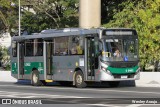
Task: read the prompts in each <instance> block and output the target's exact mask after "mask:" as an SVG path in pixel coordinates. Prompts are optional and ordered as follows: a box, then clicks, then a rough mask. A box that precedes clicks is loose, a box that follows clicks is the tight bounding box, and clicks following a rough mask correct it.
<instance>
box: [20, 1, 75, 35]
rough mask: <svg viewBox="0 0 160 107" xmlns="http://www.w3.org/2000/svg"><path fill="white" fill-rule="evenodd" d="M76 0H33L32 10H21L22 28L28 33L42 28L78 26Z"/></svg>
mask: <svg viewBox="0 0 160 107" xmlns="http://www.w3.org/2000/svg"><path fill="white" fill-rule="evenodd" d="M77 3H78V0H46V1H44V2H40V3H36V2H33V5H32V6H33V7H32V8H33V10H34V12H28V11H26V10H24V11H23V14H22V29H25V30H27V31H28V32H29V33H34V32H40V31H42V30H44V29H51V28H52V29H54V28H64V27H78V7H77V6H76V5H77Z"/></svg>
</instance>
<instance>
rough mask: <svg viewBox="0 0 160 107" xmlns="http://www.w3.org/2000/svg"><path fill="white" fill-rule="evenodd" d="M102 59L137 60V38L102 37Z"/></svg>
mask: <svg viewBox="0 0 160 107" xmlns="http://www.w3.org/2000/svg"><path fill="white" fill-rule="evenodd" d="M102 41H103V51H102V60H104V61H137V60H138V39H103V40H102Z"/></svg>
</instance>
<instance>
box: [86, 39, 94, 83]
mask: <svg viewBox="0 0 160 107" xmlns="http://www.w3.org/2000/svg"><path fill="white" fill-rule="evenodd" d="M85 46H86V48H85V59H86V61H85V62H86V65H87V66H86V68H85V70H86V71H87V80H94V79H95V78H94V76H95V73H94V72H95V46H94V38H93V37H89V38H86V40H85Z"/></svg>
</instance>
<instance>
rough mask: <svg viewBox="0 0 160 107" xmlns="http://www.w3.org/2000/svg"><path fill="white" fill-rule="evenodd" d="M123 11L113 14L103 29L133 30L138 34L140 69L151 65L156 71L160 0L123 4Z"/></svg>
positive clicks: (159, 43)
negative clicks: (123, 28) (119, 28)
mask: <svg viewBox="0 0 160 107" xmlns="http://www.w3.org/2000/svg"><path fill="white" fill-rule="evenodd" d="M121 6H123V7H124V9H123V10H122V11H120V12H118V13H115V15H114V16H113V20H111V21H110V22H109V23H108V24H105V25H104V26H105V27H125V28H134V29H136V30H137V31H138V34H139V54H140V63H141V67H142V68H144V67H145V65H146V64H147V63H148V64H153V65H154V66H155V70H157V67H158V62H160V54H159V53H160V0H147V1H146V0H139V1H134V2H130V0H129V1H127V2H123V3H122V4H121Z"/></svg>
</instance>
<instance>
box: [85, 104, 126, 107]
mask: <svg viewBox="0 0 160 107" xmlns="http://www.w3.org/2000/svg"><path fill="white" fill-rule="evenodd" d="M86 105H91V106H101V107H124V106H117V105H111V104H86Z"/></svg>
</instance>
